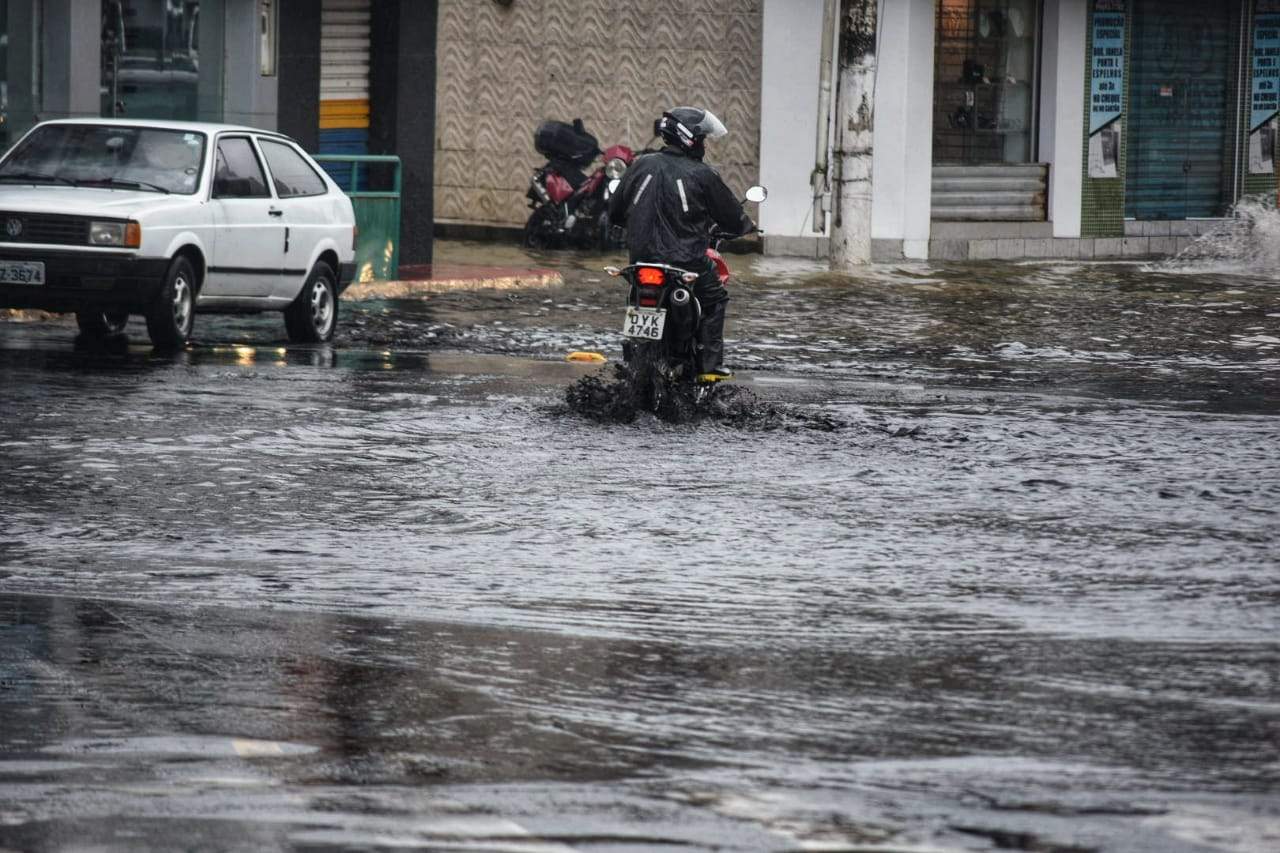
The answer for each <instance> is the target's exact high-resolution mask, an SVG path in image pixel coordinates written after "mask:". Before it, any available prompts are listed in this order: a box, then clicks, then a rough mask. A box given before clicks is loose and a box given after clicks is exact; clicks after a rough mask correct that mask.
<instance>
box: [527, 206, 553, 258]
mask: <svg viewBox="0 0 1280 853" xmlns="http://www.w3.org/2000/svg"><path fill="white" fill-rule="evenodd" d="M554 234H555V220H554V219H553V218H552V213H551V211H550V210H548V209H547V208H546V207H535V208H534V209H533V213H530V214H529V219H528V221H527V222H525V224H524V233H523V235H522V237H521V240H520V245H522V246H524V247H525V248H526V249H550V248H554V246H555V238H554Z"/></svg>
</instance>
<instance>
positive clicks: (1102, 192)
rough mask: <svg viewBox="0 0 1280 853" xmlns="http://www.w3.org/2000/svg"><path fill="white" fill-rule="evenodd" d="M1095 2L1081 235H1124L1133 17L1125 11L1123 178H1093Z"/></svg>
mask: <svg viewBox="0 0 1280 853" xmlns="http://www.w3.org/2000/svg"><path fill="white" fill-rule="evenodd" d="M1093 7H1094V4H1093V3H1092V2H1091V3H1090V4H1089V21H1088V24H1087V29H1086V30H1085V47H1084V57H1085V59H1084V144H1083V146H1082V147H1081V152H1080V170H1081V172H1082V173H1083V175H1084V183H1083V185H1082V187H1081V193H1080V236H1082V237H1123V236H1124V172H1125V162H1126V161H1127V159H1128V152H1129V127H1128V121H1129V86H1128V82H1129V56H1130V51H1131V42H1132V40H1133V26H1132V16H1131V15H1130V14H1129V13H1128V12H1126V13H1125V27H1124V79H1125V89H1124V114H1123V115H1121V116H1120V119H1119V120H1120V121H1122V122H1125V126H1124V133H1122V134H1121V136H1120V160H1119V162H1118V163H1117V164H1116V169H1117V172H1118V174H1119V177H1116V178H1091V177H1089V98H1090V75H1091V74H1092V73H1093V14H1094V8H1093Z"/></svg>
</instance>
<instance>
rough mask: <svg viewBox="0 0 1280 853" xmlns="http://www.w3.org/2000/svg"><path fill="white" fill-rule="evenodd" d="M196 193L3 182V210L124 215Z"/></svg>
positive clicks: (0, 193) (0, 192) (0, 208)
mask: <svg viewBox="0 0 1280 853" xmlns="http://www.w3.org/2000/svg"><path fill="white" fill-rule="evenodd" d="M195 200H196V196H193V195H178V194H176V193H175V194H173V195H164V194H162V193H155V192H146V191H141V190H117V189H104V188H102V187H64V186H44V185H40V186H34V187H33V186H23V185H22V184H0V212H4V213H59V214H63V215H71V216H104V217H112V218H116V219H123V218H127V217H130V216H137V215H140V214H143V213H148V212H150V211H152V210H156V209H163V208H166V207H173V206H176V205H181V204H190V203H191V202H193V201H195Z"/></svg>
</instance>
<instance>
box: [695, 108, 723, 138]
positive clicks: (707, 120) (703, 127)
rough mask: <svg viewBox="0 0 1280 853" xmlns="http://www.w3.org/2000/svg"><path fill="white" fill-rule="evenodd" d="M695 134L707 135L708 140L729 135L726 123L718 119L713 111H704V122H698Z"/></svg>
mask: <svg viewBox="0 0 1280 853" xmlns="http://www.w3.org/2000/svg"><path fill="white" fill-rule="evenodd" d="M693 132H694V133H697V134H701V135H705V136H706V137H707V139H719V138H720V137H722V136H725V135H727V134H728V133H729V130H728V129H727V128H726V127H725V126H724V122H722V121H720V119H718V118H716V114H715V113H713V112H711V110H704V111H703V113H702V121H700V122H698V126H697V127H696V128H694V129H693Z"/></svg>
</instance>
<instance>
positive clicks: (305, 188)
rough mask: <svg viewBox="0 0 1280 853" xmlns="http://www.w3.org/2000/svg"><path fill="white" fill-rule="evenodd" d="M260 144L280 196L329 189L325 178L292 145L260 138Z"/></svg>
mask: <svg viewBox="0 0 1280 853" xmlns="http://www.w3.org/2000/svg"><path fill="white" fill-rule="evenodd" d="M258 145H259V146H260V147H261V148H262V156H264V157H266V158H267V168H269V169H270V170H271V180H272V181H273V182H274V183H275V187H276V195H278V196H280V198H298V197H300V196H309V195H324V194H325V193H326V192H328V191H329V187H328V186H327V185H326V184H325V182H324V178H321V177H320V176H319V175H317V174H316V171H315V169H313V168H311V165H310V164H309V163H307V161H306V160H304V159H303V158H302V155H300V154H299V153H298V152H297V151H295V150H294V149H293V148H292V146H289V145H286V144H284V143H283V142H275V141H273V140H270V139H259V140H258Z"/></svg>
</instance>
